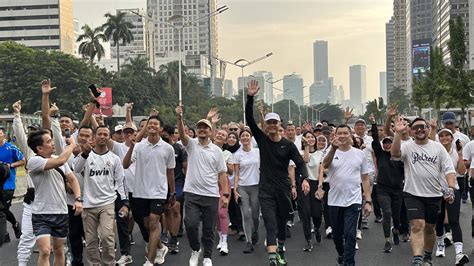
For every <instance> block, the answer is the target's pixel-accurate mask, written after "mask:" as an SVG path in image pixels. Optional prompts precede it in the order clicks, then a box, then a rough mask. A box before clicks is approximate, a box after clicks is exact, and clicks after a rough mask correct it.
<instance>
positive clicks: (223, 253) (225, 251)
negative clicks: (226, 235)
mask: <svg viewBox="0 0 474 266" xmlns="http://www.w3.org/2000/svg"><path fill="white" fill-rule="evenodd" d="M220 253H221V256H226V255H227V254H229V248H228V247H227V242H222V244H221V250H220Z"/></svg>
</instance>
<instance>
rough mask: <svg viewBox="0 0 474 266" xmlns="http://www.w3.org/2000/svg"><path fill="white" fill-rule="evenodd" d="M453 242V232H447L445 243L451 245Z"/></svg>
mask: <svg viewBox="0 0 474 266" xmlns="http://www.w3.org/2000/svg"><path fill="white" fill-rule="evenodd" d="M453 243H454V241H453V234H452V233H451V232H447V233H446V234H444V245H445V246H451V245H452V244H453Z"/></svg>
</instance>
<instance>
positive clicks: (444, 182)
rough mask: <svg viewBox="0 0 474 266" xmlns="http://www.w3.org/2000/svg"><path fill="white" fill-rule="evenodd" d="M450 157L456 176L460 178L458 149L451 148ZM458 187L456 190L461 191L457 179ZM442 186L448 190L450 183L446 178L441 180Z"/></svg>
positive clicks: (456, 186)
mask: <svg viewBox="0 0 474 266" xmlns="http://www.w3.org/2000/svg"><path fill="white" fill-rule="evenodd" d="M448 154H449V157H450V158H451V161H452V162H453V166H454V170H455V171H456V176H459V175H460V174H459V169H458V162H459V155H458V153H457V152H456V149H455V148H454V147H451V150H450V151H449V153H448ZM455 182H456V185H455V188H456V189H459V184H458V179H457V178H456V179H455ZM441 184H442V186H443V188H448V181H447V180H446V178H441Z"/></svg>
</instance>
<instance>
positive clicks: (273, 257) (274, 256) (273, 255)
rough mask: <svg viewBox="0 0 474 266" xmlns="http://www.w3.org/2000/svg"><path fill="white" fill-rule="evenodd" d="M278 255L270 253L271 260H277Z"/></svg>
mask: <svg viewBox="0 0 474 266" xmlns="http://www.w3.org/2000/svg"><path fill="white" fill-rule="evenodd" d="M276 257H277V254H276V253H275V252H270V253H268V259H269V260H276Z"/></svg>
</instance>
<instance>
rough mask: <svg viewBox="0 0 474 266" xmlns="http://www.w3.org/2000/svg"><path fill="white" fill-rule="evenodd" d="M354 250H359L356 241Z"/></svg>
mask: <svg viewBox="0 0 474 266" xmlns="http://www.w3.org/2000/svg"><path fill="white" fill-rule="evenodd" d="M355 250H359V243H357V241H356V246H355Z"/></svg>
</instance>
